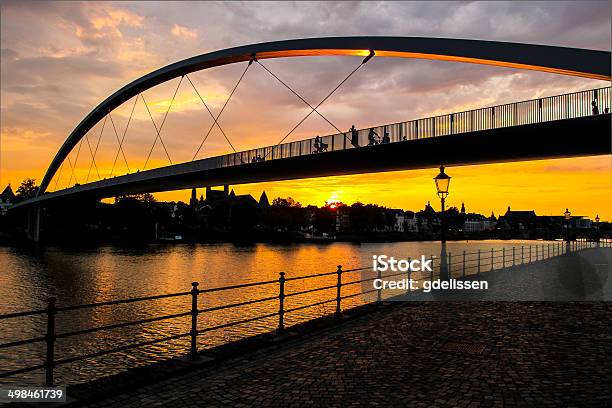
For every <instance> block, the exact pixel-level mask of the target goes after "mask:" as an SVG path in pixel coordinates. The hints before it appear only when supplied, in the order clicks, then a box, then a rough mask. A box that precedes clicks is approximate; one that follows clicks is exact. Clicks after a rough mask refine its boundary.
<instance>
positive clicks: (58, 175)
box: [54, 160, 64, 191]
mask: <svg viewBox="0 0 612 408" xmlns="http://www.w3.org/2000/svg"><path fill="white" fill-rule="evenodd" d="M63 168H64V161H63V160H62V164H61V165H60V168H59V172H58V173H57V178H56V179H55V188H54V190H55V191H57V185H58V184H59V181H60V178H61V177H62V169H63Z"/></svg>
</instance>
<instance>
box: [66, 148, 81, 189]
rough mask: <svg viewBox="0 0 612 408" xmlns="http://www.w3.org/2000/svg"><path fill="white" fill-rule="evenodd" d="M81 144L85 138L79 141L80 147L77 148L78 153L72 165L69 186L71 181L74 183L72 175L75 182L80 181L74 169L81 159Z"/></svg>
mask: <svg viewBox="0 0 612 408" xmlns="http://www.w3.org/2000/svg"><path fill="white" fill-rule="evenodd" d="M81 146H83V139H81V142H80V143H79V148H78V149H77V154H76V157H75V159H74V166H72V174H71V175H70V180H68V187H70V183H72V177H74V183H75V184H76V183H78V181H77V177H76V174H75V173H74V169H75V168H76V165H77V162H78V161H79V154H80V153H81Z"/></svg>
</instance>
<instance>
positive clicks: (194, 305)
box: [189, 282, 200, 360]
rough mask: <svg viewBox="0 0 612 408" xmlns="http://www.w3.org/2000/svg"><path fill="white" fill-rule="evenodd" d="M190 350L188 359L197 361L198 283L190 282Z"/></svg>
mask: <svg viewBox="0 0 612 408" xmlns="http://www.w3.org/2000/svg"><path fill="white" fill-rule="evenodd" d="M191 286H192V288H191V331H190V334H191V350H190V352H189V357H190V358H191V360H197V359H198V358H199V355H198V295H199V294H200V290H199V289H198V282H191Z"/></svg>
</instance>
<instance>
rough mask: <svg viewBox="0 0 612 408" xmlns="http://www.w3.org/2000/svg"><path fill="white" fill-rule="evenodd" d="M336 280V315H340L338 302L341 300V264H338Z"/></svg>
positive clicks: (340, 310)
mask: <svg viewBox="0 0 612 408" xmlns="http://www.w3.org/2000/svg"><path fill="white" fill-rule="evenodd" d="M337 273H338V282H337V283H336V313H335V316H336V317H340V315H342V309H341V308H340V302H341V301H342V297H341V290H342V265H338V271H337Z"/></svg>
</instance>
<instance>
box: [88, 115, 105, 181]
mask: <svg viewBox="0 0 612 408" xmlns="http://www.w3.org/2000/svg"><path fill="white" fill-rule="evenodd" d="M105 125H106V116H104V121H103V122H102V128H101V129H100V135H99V136H98V142H97V144H96V148H95V150H94V151H92V150H91V146H89V152H90V153H91V164H90V165H89V170H88V171H87V178H86V179H85V183H87V182H88V181H89V175H90V173H91V167H92V166H95V167H96V173H98V180H99V179H100V171H99V170H98V165H97V164H96V154H97V153H98V146H100V139H102V133H103V132H104V126H105ZM87 144H88V145H89V139H88V140H87Z"/></svg>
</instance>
